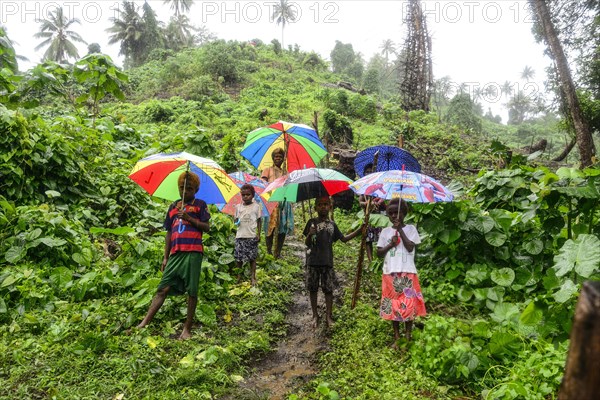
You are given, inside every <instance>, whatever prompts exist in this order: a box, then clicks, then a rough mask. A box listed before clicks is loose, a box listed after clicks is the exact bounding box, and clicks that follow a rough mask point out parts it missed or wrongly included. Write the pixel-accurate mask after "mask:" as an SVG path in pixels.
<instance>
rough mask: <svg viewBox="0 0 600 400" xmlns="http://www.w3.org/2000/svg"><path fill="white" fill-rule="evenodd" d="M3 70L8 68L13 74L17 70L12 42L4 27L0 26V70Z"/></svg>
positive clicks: (15, 54)
mask: <svg viewBox="0 0 600 400" xmlns="http://www.w3.org/2000/svg"><path fill="white" fill-rule="evenodd" d="M3 68H8V69H9V70H10V71H11V72H13V73H14V72H17V70H18V69H19V67H18V64H17V53H15V47H14V45H13V42H12V40H10V38H9V37H8V35H7V34H6V30H5V29H4V27H3V26H2V25H0V69H3Z"/></svg>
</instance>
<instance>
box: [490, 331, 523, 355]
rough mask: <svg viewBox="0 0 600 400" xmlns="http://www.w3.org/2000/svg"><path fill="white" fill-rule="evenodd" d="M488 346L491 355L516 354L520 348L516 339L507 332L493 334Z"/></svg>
mask: <svg viewBox="0 0 600 400" xmlns="http://www.w3.org/2000/svg"><path fill="white" fill-rule="evenodd" d="M489 346H490V353H491V354H493V355H498V354H506V353H512V352H516V351H518V350H519V348H520V347H521V346H520V342H519V339H518V337H516V336H515V335H512V334H510V333H507V332H495V333H494V334H493V335H492V339H491V340H490V344H489Z"/></svg>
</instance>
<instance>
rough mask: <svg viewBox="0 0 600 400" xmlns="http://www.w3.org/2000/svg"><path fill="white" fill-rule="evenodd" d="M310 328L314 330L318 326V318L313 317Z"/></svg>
mask: <svg viewBox="0 0 600 400" xmlns="http://www.w3.org/2000/svg"><path fill="white" fill-rule="evenodd" d="M311 326H312V327H313V328H316V327H318V326H319V317H313V319H312V324H311Z"/></svg>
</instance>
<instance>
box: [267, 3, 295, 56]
mask: <svg viewBox="0 0 600 400" xmlns="http://www.w3.org/2000/svg"><path fill="white" fill-rule="evenodd" d="M272 18H273V19H274V20H275V22H277V25H279V24H281V47H282V48H285V47H284V45H283V29H284V28H285V24H287V23H289V22H296V18H297V13H296V9H295V8H294V6H293V5H292V4H290V3H289V2H288V0H279V3H278V4H276V5H275V7H274V8H273V16H272Z"/></svg>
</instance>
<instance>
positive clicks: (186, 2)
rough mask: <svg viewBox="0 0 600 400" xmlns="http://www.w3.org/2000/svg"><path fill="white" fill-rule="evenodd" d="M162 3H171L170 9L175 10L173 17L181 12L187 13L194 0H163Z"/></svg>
mask: <svg viewBox="0 0 600 400" xmlns="http://www.w3.org/2000/svg"><path fill="white" fill-rule="evenodd" d="M163 3H164V4H169V3H171V10H173V11H175V17H179V15H181V14H182V13H187V12H189V11H190V8H192V5H193V4H194V0H163Z"/></svg>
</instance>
